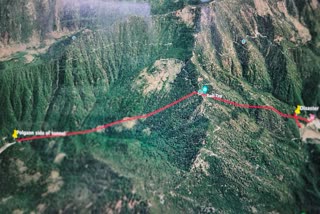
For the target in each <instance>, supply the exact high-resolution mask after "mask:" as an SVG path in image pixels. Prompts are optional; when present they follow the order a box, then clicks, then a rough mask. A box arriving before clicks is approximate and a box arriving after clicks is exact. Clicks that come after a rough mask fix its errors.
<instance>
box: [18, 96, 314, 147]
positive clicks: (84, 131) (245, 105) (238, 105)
mask: <svg viewBox="0 0 320 214" xmlns="http://www.w3.org/2000/svg"><path fill="white" fill-rule="evenodd" d="M196 94H198V92H196V91H194V92H192V93H190V94H188V95H186V96H183V97H181V98H180V99H178V100H176V101H174V102H172V103H169V104H168V105H166V106H163V107H161V108H159V109H157V110H154V111H152V112H150V113H147V114H143V115H139V116H133V117H127V118H125V119H122V120H117V121H114V122H111V123H107V124H105V125H102V126H97V127H95V128H92V129H87V130H82V131H74V132H66V134H64V135H40V136H32V137H26V138H19V139H17V140H16V141H17V142H23V141H29V140H38V139H47V138H58V137H66V136H74V135H83V134H88V133H92V132H96V131H99V130H102V129H106V128H109V127H111V126H114V125H117V124H121V123H124V122H128V121H132V120H137V119H143V118H148V117H151V116H153V115H155V114H158V113H160V112H162V111H164V110H166V109H168V108H171V107H172V106H174V105H176V104H178V103H180V102H182V101H184V100H186V99H188V98H190V97H192V96H194V95H196ZM199 95H201V96H203V97H208V96H207V95H206V94H199ZM210 98H212V99H214V100H217V101H220V102H223V103H226V104H229V105H233V106H236V107H240V108H249V109H266V110H271V111H274V112H275V113H277V114H279V115H280V116H281V117H284V118H292V119H295V121H296V122H297V125H298V126H300V124H299V120H302V121H304V122H306V123H309V122H311V121H309V120H308V119H306V118H303V117H299V116H297V115H295V114H293V115H290V114H284V113H282V112H280V111H279V110H277V109H276V108H274V107H272V106H256V105H249V104H240V103H236V102H233V101H230V100H225V99H222V98H218V97H210Z"/></svg>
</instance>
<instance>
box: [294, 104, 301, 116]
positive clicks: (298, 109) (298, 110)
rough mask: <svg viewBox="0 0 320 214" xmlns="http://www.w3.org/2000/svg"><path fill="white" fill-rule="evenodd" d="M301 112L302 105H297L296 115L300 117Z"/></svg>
mask: <svg viewBox="0 0 320 214" xmlns="http://www.w3.org/2000/svg"><path fill="white" fill-rule="evenodd" d="M300 110H301V106H300V105H297V108H296V110H295V111H294V112H295V113H296V115H298V114H300V113H301V112H300Z"/></svg>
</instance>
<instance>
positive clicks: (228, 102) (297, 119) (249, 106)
mask: <svg viewBox="0 0 320 214" xmlns="http://www.w3.org/2000/svg"><path fill="white" fill-rule="evenodd" d="M201 96H203V97H208V96H207V95H206V94H201ZM210 98H212V99H214V100H217V101H220V102H223V103H226V104H229V105H233V106H236V107H240V108H248V109H266V110H271V111H273V112H275V113H277V114H278V115H280V116H281V117H284V118H291V119H294V120H295V121H296V123H297V125H298V126H299V127H301V125H300V123H299V120H301V121H304V122H306V123H309V122H311V121H310V120H308V119H306V118H304V117H300V116H297V115H296V114H295V113H294V114H293V115H291V114H285V113H282V112H281V111H279V110H278V109H276V108H274V107H273V106H260V105H249V104H240V103H236V102H233V101H230V100H225V99H222V98H219V97H210Z"/></svg>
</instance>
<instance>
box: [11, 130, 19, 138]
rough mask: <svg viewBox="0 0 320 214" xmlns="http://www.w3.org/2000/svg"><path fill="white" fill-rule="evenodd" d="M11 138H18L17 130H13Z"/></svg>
mask: <svg viewBox="0 0 320 214" xmlns="http://www.w3.org/2000/svg"><path fill="white" fill-rule="evenodd" d="M12 137H13V138H14V139H16V138H18V130H16V129H15V130H13V134H12Z"/></svg>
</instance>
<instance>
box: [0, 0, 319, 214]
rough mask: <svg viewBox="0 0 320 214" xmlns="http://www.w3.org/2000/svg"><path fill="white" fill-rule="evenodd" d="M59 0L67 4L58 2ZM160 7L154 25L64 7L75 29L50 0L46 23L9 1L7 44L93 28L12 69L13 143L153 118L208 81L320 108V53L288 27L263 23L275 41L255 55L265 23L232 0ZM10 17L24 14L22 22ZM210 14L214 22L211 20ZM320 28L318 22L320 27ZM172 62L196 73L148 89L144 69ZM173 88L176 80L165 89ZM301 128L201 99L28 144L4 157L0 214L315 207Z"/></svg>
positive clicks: (0, 118) (8, 67) (1, 85)
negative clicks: (186, 13) (189, 17)
mask: <svg viewBox="0 0 320 214" xmlns="http://www.w3.org/2000/svg"><path fill="white" fill-rule="evenodd" d="M50 2H51V3H50V4H49V6H48V7H49V8H53V7H54V3H55V1H50ZM150 2H151V12H152V16H149V17H147V18H143V17H141V16H139V15H141V14H138V15H136V16H128V17H127V16H123V15H121V14H120V15H119V14H113V13H111V16H114V17H113V18H112V19H106V15H107V14H106V13H105V12H104V8H103V7H100V6H101V5H98V6H99V9H97V8H95V7H94V6H93V7H92V8H91V7H90V9H88V10H84V9H83V8H85V7H82V9H81V7H79V8H73V10H63V11H60V13H59V15H60V18H61V20H58V19H55V18H56V17H54V15H53V12H52V11H51V10H50V11H51V12H52V14H51V13H50V14H49V16H44V15H43V14H42V13H45V11H46V5H42V4H40V3H38V2H36V11H37V17H41V18H39V19H36V20H33V21H32V20H31V21H30V19H31V18H30V17H29V15H30V14H27V13H26V12H22V8H24V7H25V6H26V4H27V3H21V5H20V4H18V3H17V2H1V4H0V6H1V5H2V4H5V3H6V4H7V7H0V10H1V13H0V18H1V23H0V26H1V27H2V26H5V27H2V28H1V31H0V33H1V38H4V36H3V34H4V32H7V31H8V32H10V36H12V39H13V40H14V41H23V42H26V41H27V40H28V39H29V38H30V37H31V35H32V32H33V31H38V32H40V35H41V39H45V38H46V34H47V33H48V32H51V30H52V29H51V28H53V29H58V28H63V27H66V28H67V29H69V30H78V29H82V28H83V30H81V31H79V32H78V33H75V34H74V35H75V36H76V39H75V40H73V39H72V38H71V36H66V37H64V38H63V39H61V40H60V41H58V42H56V43H54V44H53V45H52V46H51V47H50V48H49V50H48V51H47V52H46V53H45V54H41V55H38V56H36V58H35V59H34V60H33V61H32V63H29V64H26V63H25V61H24V57H25V55H26V54H27V51H28V50H27V51H26V52H21V53H17V54H16V55H14V56H13V57H12V60H10V61H5V62H1V63H0V73H1V75H0V97H1V100H0V109H1V111H0V139H2V138H3V137H7V140H8V141H11V140H12V138H11V134H12V130H13V129H19V130H43V131H48V130H52V131H76V130H83V129H89V128H94V127H97V126H99V125H102V124H106V123H109V122H112V121H116V120H119V119H122V118H124V117H130V116H135V115H141V114H145V113H148V112H151V111H153V110H155V109H158V108H160V107H162V106H164V105H166V104H168V103H170V102H172V101H174V100H176V99H179V98H180V97H182V96H184V95H186V94H189V93H190V92H192V91H197V90H198V89H199V88H201V87H202V86H203V85H208V86H209V93H217V94H221V95H223V97H224V98H226V99H229V100H233V101H236V102H239V103H249V104H252V105H271V106H274V107H275V108H277V109H279V110H281V111H283V112H286V113H291V112H293V111H294V106H295V105H296V104H303V103H305V104H308V105H320V103H319V100H320V98H319V93H318V91H317V89H316V88H317V87H318V84H319V81H318V80H319V68H320V65H319V54H318V53H317V50H315V49H314V48H311V47H308V45H304V46H297V47H296V45H295V44H293V43H292V42H289V41H284V42H282V43H279V44H277V43H275V42H273V39H274V37H275V34H276V33H278V31H281V30H283V31H285V29H286V28H283V29H279V26H277V24H276V23H275V21H274V19H275V18H274V17H273V18H274V19H273V18H272V17H270V16H256V15H254V21H255V23H256V24H257V28H258V31H259V32H260V33H261V34H262V35H263V36H261V37H257V38H251V37H248V44H247V45H248V46H249V45H250V48H251V49H250V48H249V47H244V46H243V45H242V44H241V43H240V41H241V38H243V37H244V36H245V35H246V34H250V33H251V32H250V29H249V28H250V27H251V26H249V24H248V23H247V22H246V20H244V19H245V18H246V17H243V16H240V15H241V14H240V13H239V11H240V10H239V8H237V7H236V6H233V5H231V6H230V3H229V2H228V3H225V2H219V3H218V4H214V7H213V6H208V4H203V3H201V2H200V1H183V0H179V1H169V0H165V1H153V0H151V1H150ZM14 3H16V6H15V7H16V8H15V7H14ZM242 3H243V2H242ZM242 3H241V4H242ZM17 4H18V5H17ZM189 4H192V5H194V6H195V5H196V6H197V7H198V8H197V10H196V12H195V13H196V14H194V15H195V17H196V19H195V25H194V27H188V25H187V24H186V23H185V22H184V21H183V20H182V19H181V18H179V17H177V16H176V13H175V10H178V9H181V8H183V7H185V6H186V5H189ZM226 4H227V6H228V7H227V6H226ZM238 4H239V3H237V4H235V5H238ZM243 5H245V6H246V7H247V6H248V5H251V6H254V5H253V4H251V3H250V4H248V5H246V4H243ZM69 6H70V5H69ZM229 6H230V7H229ZM290 8H291V9H290V10H293V8H294V7H293V6H292V5H291V6H290ZM201 9H203V10H202V13H200V10H201ZM6 10H9V11H11V12H10V13H16V14H20V15H21V17H20V16H19V17H16V18H15V19H13V20H8V17H7V16H4V15H3V14H8V12H6ZM233 10H234V11H233ZM79 11H80V12H79ZM291 12H294V11H291ZM302 12H304V13H306V11H300V12H299V13H302ZM109 15H110V14H109ZM144 15H145V14H144ZM200 16H204V17H202V18H204V19H205V18H206V17H207V18H208V17H209V19H208V20H206V19H205V20H204V22H205V23H201V22H200V19H198V18H199V17H200ZM309 16H311V15H308V17H309ZM107 17H108V16H107ZM124 17H125V18H124ZM212 17H215V19H217V20H215V19H213V18H212ZM211 18H212V19H211ZM235 20H236V21H235ZM57 21H60V25H59V23H58V22H57ZM9 22H10V23H11V24H8V23H9ZM24 22H26V23H24ZM314 22H315V21H314V20H313V19H312V17H309V19H308V25H310V26H313V25H316V24H314ZM21 23H22V24H25V25H24V26H23V29H21V32H20V30H18V27H17V26H18V25H19V24H21ZM48 23H51V24H48ZM286 27H288V26H286ZM289 27H291V26H289ZM289 27H288V29H290V28H289ZM286 33H288V32H284V34H286ZM311 33H312V34H313V35H317V31H314V32H311ZM315 41H317V39H314V41H312V43H313V44H315V43H314V42H315ZM227 45H230V46H227ZM289 48H292V49H293V48H294V49H293V50H292V51H291V52H290V51H288V49H289ZM229 49H232V51H230V52H229ZM304 57H306V58H308V59H309V60H310V62H309V61H306V60H305V59H304ZM162 59H175V60H177V61H179V62H181V63H183V67H182V69H181V71H180V72H179V73H178V74H177V76H176V77H175V78H174V81H173V82H172V83H169V86H170V87H168V88H166V87H163V88H161V89H159V90H152V91H149V92H148V93H144V90H143V89H144V88H145V87H146V86H147V85H138V84H137V81H138V79H139V78H142V77H141V73H142V72H143V70H144V69H145V68H147V71H148V74H149V75H153V74H156V72H158V71H157V70H156V69H151V68H152V66H154V64H155V62H157V61H159V60H162ZM148 68H149V69H148ZM165 72H167V73H170V72H172V71H171V70H170V67H169V68H168V69H167V70H166V71H165ZM161 81H163V82H165V83H167V81H168V80H162V79H159V80H158V81H157V82H156V83H154V84H159V83H161ZM298 131H299V130H298V128H297V126H296V124H295V122H294V121H293V120H291V119H283V118H282V117H280V116H279V115H277V114H275V113H274V112H271V111H263V110H259V109H243V108H236V107H233V106H230V105H227V104H223V103H218V102H216V101H214V100H211V99H206V98H202V97H200V96H193V97H192V98H190V99H187V100H185V101H183V102H181V103H179V104H177V105H175V106H174V107H172V108H170V109H167V110H166V111H164V112H161V113H159V114H157V115H155V116H153V117H150V118H147V119H143V120H137V121H135V122H133V123H132V124H121V125H117V126H114V127H111V128H108V129H106V130H103V131H101V132H98V133H92V134H88V135H81V136H73V137H66V138H59V139H46V140H37V141H33V142H25V143H21V144H20V143H17V144H16V145H14V146H13V147H10V149H7V150H6V151H5V152H4V153H2V154H1V155H0V168H1V170H0V185H1V191H0V213H10V212H13V211H14V210H17V209H19V210H23V211H24V212H28V213H29V212H32V211H36V212H41V209H44V210H45V212H48V213H54V212H58V211H59V210H61V211H62V212H97V213H101V212H102V213H103V212H108V211H109V210H113V211H116V212H119V213H128V212H133V213H168V212H170V213H210V212H222V213H235V212H237V213H252V212H255V211H257V212H258V213H267V212H280V213H295V212H297V211H300V210H311V208H310V207H311V206H313V205H314V204H316V206H318V204H317V203H318V202H319V181H318V180H317V178H318V177H319V176H318V175H319V167H318V165H319V163H318V162H319V160H318V159H317V157H318V156H319V148H318V146H306V145H305V144H304V143H302V142H301V141H300V140H298V139H297V138H299V133H298ZM1 143H3V142H1ZM1 145H2V144H1ZM306 160H307V161H308V162H306ZM39 210H40V211H39Z"/></svg>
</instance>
